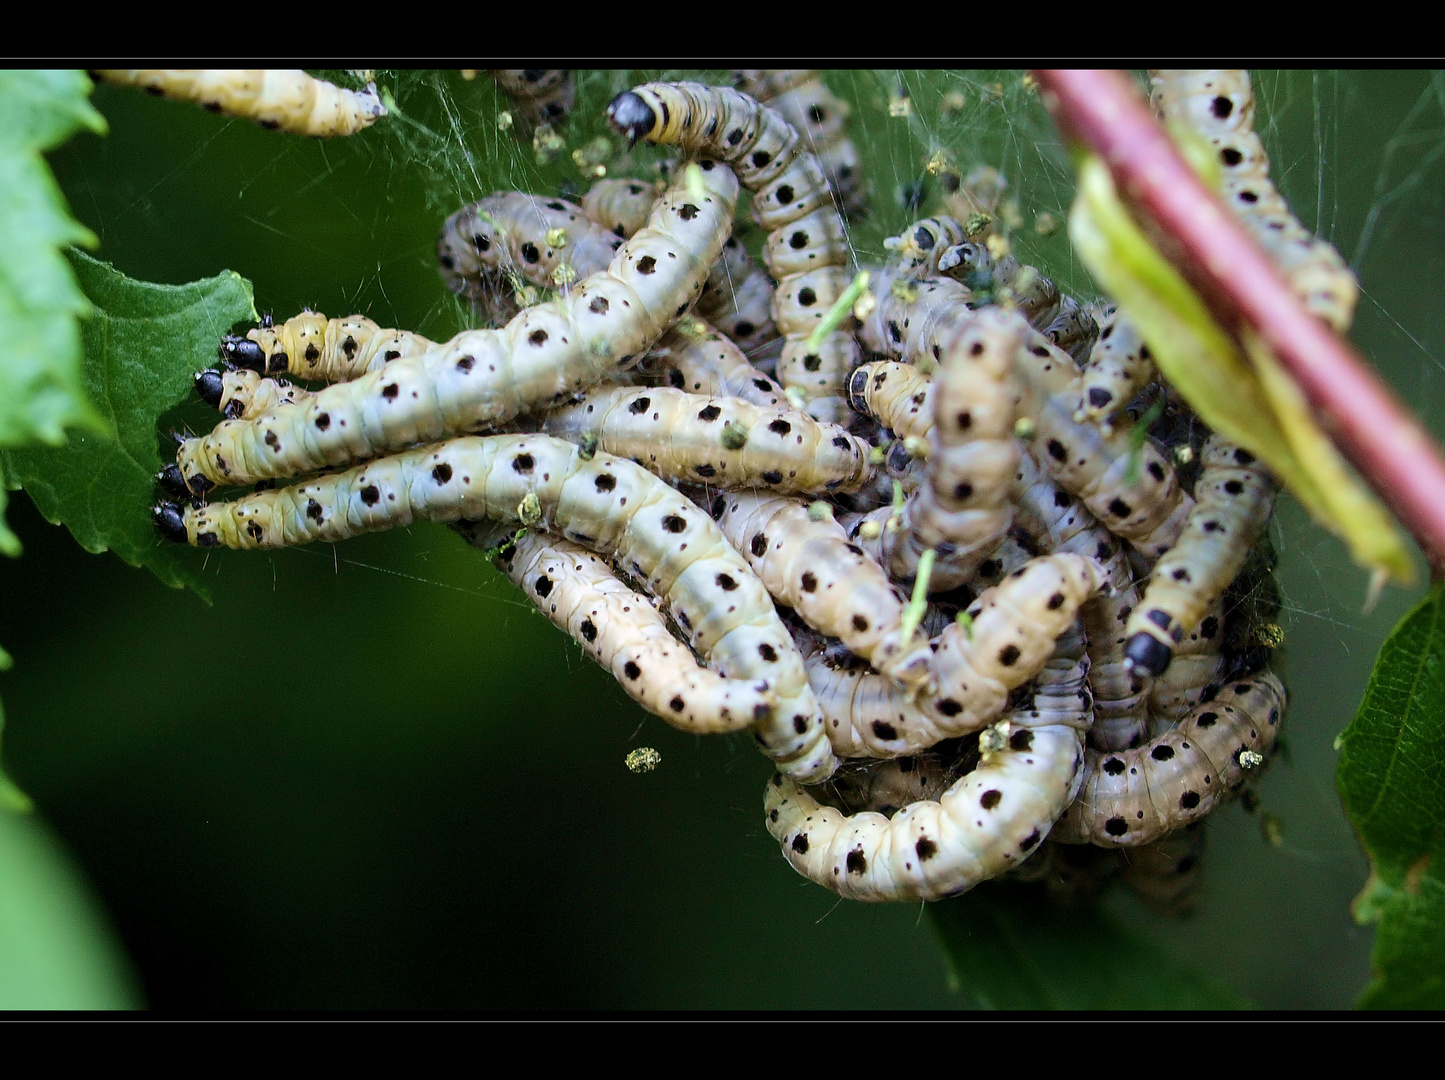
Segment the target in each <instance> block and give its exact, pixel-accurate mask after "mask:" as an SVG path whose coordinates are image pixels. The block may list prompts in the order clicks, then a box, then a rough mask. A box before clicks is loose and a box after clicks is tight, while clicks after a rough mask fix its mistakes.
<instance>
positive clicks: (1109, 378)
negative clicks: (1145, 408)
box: [1079, 304, 1156, 426]
mask: <svg viewBox="0 0 1445 1080" xmlns="http://www.w3.org/2000/svg"><path fill="white" fill-rule="evenodd" d="M1155 374H1156V372H1155V368H1154V358H1153V357H1152V356H1151V355H1150V353H1149V346H1147V345H1145V344H1144V340H1143V339H1142V338H1141V337H1140V336H1139V332H1138V331H1137V330H1135V329H1134V325H1133V323H1131V322H1130V321H1129V320H1128V319H1126V318H1124V316H1123V315H1122V314H1120V312H1119V309H1118V308H1117V307H1115V306H1114V305H1112V304H1110V305H1109V306H1107V307H1105V308H1104V309H1103V311H1102V312H1101V313H1100V318H1099V336H1098V338H1097V339H1096V340H1095V342H1094V347H1093V349H1092V350H1091V351H1090V352H1089V359H1088V360H1087V361H1085V363H1084V385H1083V391H1084V400H1083V404H1082V405H1081V406H1080V408H1079V418H1080V419H1081V420H1094V421H1097V422H1098V423H1100V424H1104V425H1106V426H1107V422H1108V419H1109V417H1110V416H1112V415H1113V414H1114V413H1115V412H1116V411H1117V410H1119V409H1121V408H1123V407H1124V406H1125V405H1127V404H1129V402H1130V401H1131V400H1132V399H1133V398H1134V396H1135V395H1136V394H1138V393H1139V391H1140V390H1142V389H1143V388H1144V386H1145V385H1146V384H1147V383H1149V382H1150V381H1152V380H1153V378H1154V376H1155Z"/></svg>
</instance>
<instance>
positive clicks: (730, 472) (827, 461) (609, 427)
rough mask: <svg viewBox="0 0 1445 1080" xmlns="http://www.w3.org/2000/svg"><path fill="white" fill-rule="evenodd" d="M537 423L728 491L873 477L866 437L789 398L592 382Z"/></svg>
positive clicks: (836, 484)
mask: <svg viewBox="0 0 1445 1080" xmlns="http://www.w3.org/2000/svg"><path fill="white" fill-rule="evenodd" d="M540 427H541V430H542V431H545V432H547V433H548V434H551V435H557V436H560V437H561V438H564V439H567V440H568V441H570V442H578V443H580V442H582V441H583V440H584V439H587V438H592V439H595V440H596V445H597V446H599V447H601V448H602V449H603V450H606V451H607V452H608V453H609V454H617V455H619V456H621V457H626V458H631V459H632V460H633V461H636V462H638V463H639V464H641V465H645V466H647V467H648V468H649V469H651V470H652V471H653V472H655V473H657V474H658V475H659V476H661V477H663V478H664V479H669V480H685V481H693V482H706V483H707V484H710V485H711V486H713V487H717V488H723V489H725V490H733V489H738V488H749V487H759V488H767V489H769V490H772V491H776V492H806V493H813V494H823V493H825V492H831V491H853V490H856V489H857V488H859V487H862V486H863V485H864V484H865V483H867V482H868V481H869V480H870V479H871V476H872V472H871V470H870V468H869V466H868V450H869V447H868V444H867V443H865V442H863V440H861V439H859V438H856V437H854V436H852V435H850V434H848V432H847V431H846V430H844V429H843V428H840V427H838V426H837V425H836V424H824V423H820V422H819V421H817V420H814V419H813V418H812V417H811V416H809V415H808V414H807V413H804V412H800V411H798V410H797V409H793V408H790V407H784V408H781V409H778V408H764V407H761V406H757V405H753V404H751V403H750V402H747V401H744V400H743V399H742V398H735V397H704V396H702V395H700V394H690V393H688V392H687V391H685V390H673V389H671V388H669V387H661V386H655V387H642V388H637V387H598V388H596V389H594V390H590V391H588V392H587V393H586V394H584V395H583V396H582V397H581V398H580V399H579V400H578V401H576V402H575V403H573V404H571V405H564V406H563V407H561V408H559V409H555V410H553V411H552V412H550V413H548V414H547V415H546V416H545V417H543V418H542V420H541V421H540Z"/></svg>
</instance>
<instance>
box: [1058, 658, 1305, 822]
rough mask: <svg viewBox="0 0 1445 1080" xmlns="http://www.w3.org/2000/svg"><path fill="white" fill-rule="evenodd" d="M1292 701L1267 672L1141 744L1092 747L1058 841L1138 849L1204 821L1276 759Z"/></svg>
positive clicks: (1205, 703) (1232, 687)
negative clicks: (1250, 773)
mask: <svg viewBox="0 0 1445 1080" xmlns="http://www.w3.org/2000/svg"><path fill="white" fill-rule="evenodd" d="M1285 701H1286V694H1285V690H1284V686H1283V684H1281V683H1280V681H1279V679H1278V678H1276V677H1275V676H1274V675H1273V674H1271V673H1269V672H1264V673H1262V674H1260V675H1258V676H1256V677H1254V678H1252V679H1247V680H1243V681H1241V682H1238V683H1232V684H1230V685H1228V686H1225V687H1222V688H1220V689H1219V690H1218V692H1217V694H1216V695H1215V696H1214V697H1213V698H1211V699H1207V700H1205V701H1203V702H1201V703H1200V704H1199V705H1197V706H1196V707H1195V708H1194V709H1193V710H1192V711H1191V712H1190V713H1189V714H1188V715H1187V716H1185V718H1184V719H1183V720H1182V721H1181V722H1180V724H1179V726H1178V727H1176V728H1173V729H1171V730H1169V731H1166V732H1164V733H1163V734H1161V735H1159V736H1158V737H1157V738H1155V739H1152V740H1151V741H1149V742H1147V743H1145V744H1144V745H1143V746H1140V747H1138V748H1137V749H1134V750H1125V751H1122V752H1119V753H1107V752H1101V751H1098V750H1088V751H1086V752H1085V762H1084V782H1083V787H1082V788H1081V790H1080V792H1079V797H1078V800H1077V801H1076V802H1075V803H1074V804H1073V805H1072V806H1070V807H1069V808H1068V809H1067V810H1066V811H1064V813H1063V815H1062V816H1061V817H1060V818H1059V820H1058V822H1057V823H1056V825H1055V826H1054V836H1055V838H1056V839H1058V840H1060V841H1062V842H1064V843H1070V844H1084V843H1089V844H1097V845H1099V846H1101V847H1137V846H1139V845H1141V844H1148V843H1152V842H1153V841H1155V840H1157V839H1159V838H1160V837H1162V836H1164V835H1166V834H1167V833H1170V832H1172V831H1173V830H1175V829H1178V828H1180V827H1182V826H1184V825H1188V824H1190V823H1191V822H1194V821H1197V820H1199V819H1200V818H1202V817H1204V816H1205V815H1206V814H1208V813H1209V812H1210V811H1211V810H1213V809H1214V807H1215V804H1216V803H1217V802H1218V801H1219V800H1220V798H1221V797H1222V796H1223V795H1224V794H1225V793H1226V792H1232V791H1234V790H1236V789H1238V788H1239V787H1240V786H1241V785H1242V784H1243V783H1244V777H1245V771H1246V769H1248V768H1250V767H1253V766H1254V765H1257V764H1258V763H1259V762H1262V760H1263V758H1265V757H1267V756H1268V753H1269V751H1270V749H1271V748H1272V747H1273V746H1274V743H1275V739H1276V737H1277V736H1278V734H1279V722H1280V719H1281V717H1282V716H1283V715H1284V707H1285ZM1246 754H1249V755H1251V757H1245V756H1244V755H1246Z"/></svg>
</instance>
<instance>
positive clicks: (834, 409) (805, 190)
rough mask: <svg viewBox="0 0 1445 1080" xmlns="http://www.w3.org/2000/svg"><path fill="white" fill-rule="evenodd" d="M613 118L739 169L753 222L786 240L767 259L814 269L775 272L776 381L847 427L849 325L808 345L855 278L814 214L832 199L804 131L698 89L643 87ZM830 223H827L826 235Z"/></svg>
mask: <svg viewBox="0 0 1445 1080" xmlns="http://www.w3.org/2000/svg"><path fill="white" fill-rule="evenodd" d="M607 115H608V118H609V119H610V120H611V121H612V124H613V126H614V127H615V128H616V129H617V130H618V131H620V132H622V133H623V134H626V135H628V136H629V137H630V138H631V139H632V140H633V141H634V142H635V141H636V140H638V139H643V138H645V139H647V140H648V141H649V142H656V143H671V144H675V145H677V146H679V147H681V149H682V150H683V151H684V152H686V153H689V154H693V153H703V154H708V155H716V156H719V157H721V158H722V159H723V160H724V161H727V162H729V163H730V164H732V165H733V166H734V168H736V169H737V170H738V176H739V179H740V180H741V181H742V183H743V184H744V186H746V187H747V188H748V190H749V191H752V192H753V216H754V219H755V220H756V221H757V222H758V224H759V225H761V226H762V227H763V228H765V229H767V230H768V231H769V232H770V233H779V232H785V233H786V239H785V240H782V241H779V242H777V243H773V242H771V238H770V242H769V244H768V246H767V247H766V249H765V250H766V252H767V253H768V257H769V258H772V257H773V256H774V255H775V254H778V253H779V252H781V251H786V252H787V253H788V255H787V265H788V267H790V268H792V267H799V266H803V265H807V266H808V267H809V269H806V270H801V271H792V270H790V271H789V272H786V273H785V272H781V271H779V270H777V269H775V268H774V267H773V265H772V264H771V263H770V264H769V267H768V268H769V270H770V271H772V272H773V276H774V277H775V278H776V279H777V282H778V286H777V291H776V293H775V294H774V296H773V321H774V322H775V323H776V324H777V328H778V330H779V332H781V333H782V334H783V336H784V337H785V339H786V340H785V341H784V344H783V353H782V356H781V358H780V359H779V360H778V381H779V382H781V383H782V384H783V385H784V386H785V387H788V388H793V387H797V388H799V389H800V390H801V391H802V392H803V395H804V397H805V400H806V401H807V402H808V411H809V412H811V413H812V414H813V415H814V416H816V417H818V418H819V419H821V420H829V421H833V422H842V421H843V420H844V419H845V418H846V417H847V416H848V411H847V408H848V406H847V402H846V401H845V400H844V399H843V396H842V395H843V390H844V383H845V381H846V379H847V376H848V372H849V371H851V370H852V369H853V368H854V367H855V366H856V364H857V361H858V345H857V343H856V342H855V341H854V340H853V335H852V332H851V325H852V323H851V319H845V321H844V323H843V324H842V325H841V326H840V328H839V329H836V330H834V331H833V332H832V333H830V334H828V335H826V336H825V337H824V338H823V340H822V341H821V342H820V343H819V344H818V346H817V347H816V348H811V347H810V345H809V337H810V335H811V333H812V331H813V329H814V328H815V327H816V326H817V325H818V323H819V322H820V321H821V320H822V318H823V316H824V315H825V314H826V313H827V312H828V310H829V308H830V307H831V306H832V305H833V303H834V301H836V300H838V299H839V298H840V297H841V296H842V294H843V293H844V291H845V290H846V289H847V287H848V284H849V282H850V280H851V278H852V275H851V274H850V273H849V272H848V271H847V269H846V263H847V258H846V253H845V252H843V251H840V250H839V249H838V247H837V246H836V245H834V244H833V243H831V242H830V238H832V237H836V236H838V235H841V234H842V232H843V227H842V224H841V220H840V219H839V217H838V214H837V210H836V209H834V210H831V211H829V212H828V213H827V214H825V215H824V216H823V217H821V218H810V217H809V215H811V214H812V213H813V212H814V211H815V210H819V209H823V210H827V208H828V207H831V206H832V205H833V196H832V193H831V192H830V191H829V189H828V180H827V177H826V176H825V175H824V173H823V170H822V166H820V165H819V164H818V161H817V159H816V158H815V157H814V156H813V155H812V154H810V153H808V152H806V150H804V149H803V148H802V147H801V146H800V144H799V137H798V133H797V131H796V130H794V129H793V128H792V127H791V126H790V125H789V124H788V123H787V122H786V121H784V120H783V119H782V117H781V116H779V115H778V114H777V113H776V112H773V111H772V110H771V109H768V108H767V107H765V106H762V105H759V104H758V103H757V102H756V101H754V100H753V99H752V98H750V97H747V96H746V95H744V94H741V93H739V92H738V91H736V90H732V89H728V88H722V87H710V86H703V85H701V84H698V83H680V84H670V83H649V84H647V85H645V86H639V87H636V88H634V89H633V90H630V91H627V92H625V93H623V94H620V95H618V96H617V97H616V98H614V99H613V100H612V102H611V104H609V105H608V106H607ZM805 219H806V220H807V222H808V224H806V225H805ZM823 221H826V222H827V223H828V224H827V226H826V227H825V228H824V227H821V225H820V223H821V222H823ZM814 255H816V258H810V256H814ZM703 314H706V312H704V313H703ZM723 329H724V331H725V330H726V328H725V327H724V328H723Z"/></svg>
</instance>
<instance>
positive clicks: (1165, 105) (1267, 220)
mask: <svg viewBox="0 0 1445 1080" xmlns="http://www.w3.org/2000/svg"><path fill="white" fill-rule="evenodd" d="M1150 75H1151V82H1152V85H1153V100H1154V107H1155V108H1156V109H1157V110H1158V111H1159V112H1160V114H1161V115H1162V116H1163V117H1164V118H1165V119H1166V120H1172V121H1175V122H1178V123H1181V124H1183V125H1185V126H1186V127H1188V128H1191V129H1192V130H1194V131H1196V132H1198V133H1199V134H1200V135H1202V136H1203V137H1204V138H1205V139H1206V140H1208V142H1209V144H1210V145H1211V146H1212V147H1213V148H1214V150H1215V152H1216V154H1217V155H1218V159H1219V163H1220V165H1221V166H1222V167H1223V172H1224V185H1223V196H1224V201H1225V202H1226V203H1227V204H1228V205H1229V206H1230V207H1231V208H1232V209H1233V210H1234V212H1235V214H1236V216H1238V218H1239V220H1240V223H1241V224H1243V225H1244V226H1245V227H1246V228H1247V229H1249V231H1250V232H1251V233H1252V234H1253V235H1254V237H1255V239H1256V240H1258V241H1259V243H1260V246H1261V247H1263V248H1264V249H1265V250H1266V251H1267V252H1268V253H1269V255H1270V257H1271V258H1272V259H1273V260H1274V262H1275V264H1276V265H1277V266H1278V267H1279V268H1280V271H1281V273H1282V275H1283V276H1284V278H1285V280H1286V281H1288V282H1289V284H1290V287H1291V288H1292V289H1293V290H1294V291H1295V293H1296V294H1297V295H1298V296H1299V297H1300V299H1301V301H1302V302H1303V303H1304V306H1305V309H1306V310H1307V311H1309V312H1311V313H1312V314H1315V315H1318V316H1319V317H1320V318H1322V319H1324V320H1325V321H1326V322H1327V323H1329V324H1330V325H1331V326H1332V327H1334V329H1335V331H1336V332H1337V333H1341V334H1342V333H1344V332H1345V331H1346V330H1347V329H1349V326H1350V322H1351V320H1352V319H1353V318H1354V312H1355V303H1356V301H1357V300H1358V298H1359V286H1358V284H1357V283H1356V282H1355V278H1354V275H1353V274H1351V273H1350V270H1349V267H1347V266H1346V265H1345V262H1344V260H1343V259H1342V258H1340V254H1339V252H1337V251H1336V250H1335V249H1334V248H1333V247H1332V246H1331V245H1330V244H1329V243H1328V242H1326V241H1324V240H1321V239H1319V238H1317V237H1315V236H1314V235H1313V234H1312V233H1311V232H1310V231H1309V230H1308V229H1306V228H1305V227H1304V226H1303V225H1301V224H1300V223H1299V221H1298V220H1297V219H1296V218H1295V216H1294V214H1293V213H1291V211H1290V208H1289V206H1288V204H1286V203H1285V201H1284V199H1283V197H1282V196H1281V195H1280V194H1279V192H1278V191H1277V190H1276V189H1275V186H1274V184H1273V183H1272V182H1271V181H1270V178H1269V157H1268V155H1267V154H1266V153H1265V151H1264V145H1263V143H1261V142H1260V141H1259V136H1258V135H1256V134H1255V132H1254V92H1253V90H1252V89H1251V88H1250V85H1249V73H1248V72H1247V71H1238V70H1229V69H1221V70H1213V71H1153V72H1151V73H1150Z"/></svg>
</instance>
